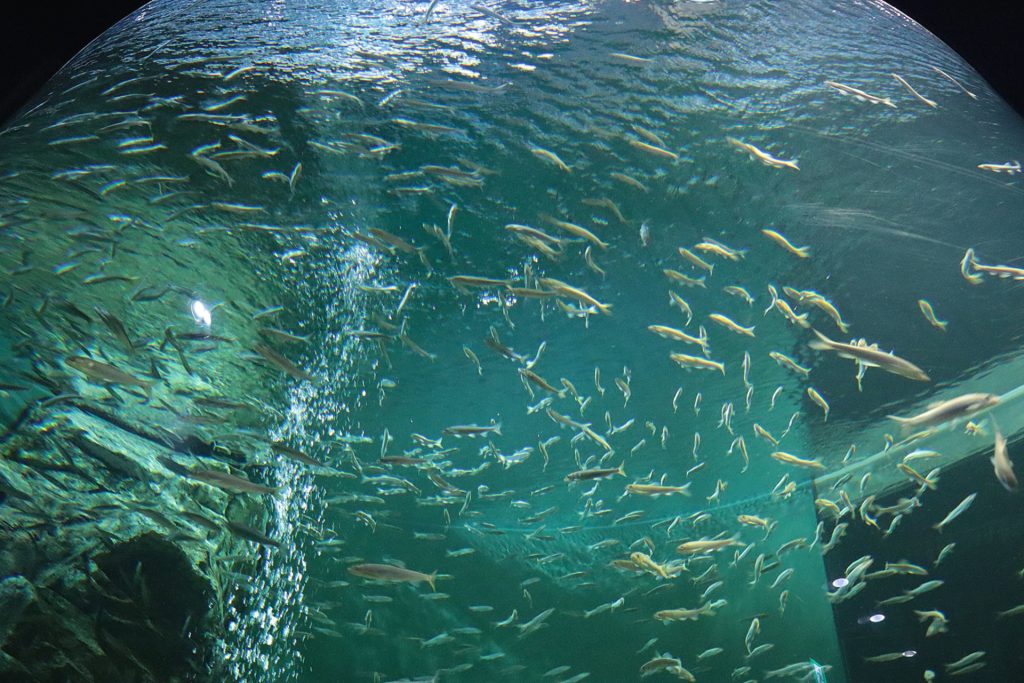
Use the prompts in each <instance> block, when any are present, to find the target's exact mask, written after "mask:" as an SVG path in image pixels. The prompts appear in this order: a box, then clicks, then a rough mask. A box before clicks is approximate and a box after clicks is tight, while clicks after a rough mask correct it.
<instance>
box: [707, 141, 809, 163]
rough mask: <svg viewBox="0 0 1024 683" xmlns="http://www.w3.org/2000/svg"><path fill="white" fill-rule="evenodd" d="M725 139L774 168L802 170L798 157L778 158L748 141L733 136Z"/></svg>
mask: <svg viewBox="0 0 1024 683" xmlns="http://www.w3.org/2000/svg"><path fill="white" fill-rule="evenodd" d="M725 141H726V142H728V143H729V144H730V145H732V146H733V147H737V148H739V149H740V150H742V151H744V152H746V153H747V154H749V155H750V156H751V158H753V159H757V160H758V161H760V162H761V163H763V164H765V165H766V166H771V167H772V168H791V169H793V170H794V171H799V170H800V166H799V165H798V164H797V160H796V159H792V160H789V161H786V160H784V159H778V158H776V157H773V156H772V155H771V154H769V153H768V152H765V151H763V150H760V149H758V148H757V147H755V146H754V145H752V144H750V143H748V142H743V141H742V140H737V139H736V138H733V137H726V138H725Z"/></svg>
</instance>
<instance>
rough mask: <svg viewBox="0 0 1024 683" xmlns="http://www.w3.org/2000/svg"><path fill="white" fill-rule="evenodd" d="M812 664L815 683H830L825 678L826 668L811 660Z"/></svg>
mask: <svg viewBox="0 0 1024 683" xmlns="http://www.w3.org/2000/svg"><path fill="white" fill-rule="evenodd" d="M809 661H810V664H811V673H812V674H814V683H828V680H827V679H826V678H825V667H823V666H822V665H821V664H818V663H817V662H816V661H814V660H813V659H811V660H809Z"/></svg>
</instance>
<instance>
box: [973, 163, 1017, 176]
mask: <svg viewBox="0 0 1024 683" xmlns="http://www.w3.org/2000/svg"><path fill="white" fill-rule="evenodd" d="M978 168H980V169H981V170H983V171H992V172H993V173H1006V174H1007V175H1013V174H1014V173H1020V172H1021V168H1020V162H1019V161H1008V162H1006V163H1005V164H978Z"/></svg>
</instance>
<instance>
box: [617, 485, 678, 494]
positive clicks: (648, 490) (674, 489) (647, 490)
mask: <svg viewBox="0 0 1024 683" xmlns="http://www.w3.org/2000/svg"><path fill="white" fill-rule="evenodd" d="M689 489H690V484H688V483H687V484H685V485H683V486H664V485H661V484H627V485H626V493H636V494H639V495H643V496H664V495H672V494H674V493H681V494H683V495H684V496H688V495H690V490H689Z"/></svg>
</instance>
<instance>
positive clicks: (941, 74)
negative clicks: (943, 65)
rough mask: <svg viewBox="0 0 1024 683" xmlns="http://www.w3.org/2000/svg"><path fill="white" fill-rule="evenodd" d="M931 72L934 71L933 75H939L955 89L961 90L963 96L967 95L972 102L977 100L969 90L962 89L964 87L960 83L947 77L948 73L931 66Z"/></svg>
mask: <svg viewBox="0 0 1024 683" xmlns="http://www.w3.org/2000/svg"><path fill="white" fill-rule="evenodd" d="M932 71H934V72H935V73H937V74H939V75H940V76H942V77H943V78H945V79H946V80H947V81H949V82H950V83H952V84H953V85H955V86H956V87H958V88H960V90H962V91H963V92H964V94H965V95H967V96H968V97H970V98H971V99H972V100H976V99H978V96H977V95H975V94H974V93H972V92H971V91H970V90H968V89H967V88H965V87H964V86H963V85H962V84H961V83H960V81H958V80H956V79H955V78H953V77H952V76H950V75H949V74H948V73H946V72H945V71H943V70H942V69H940V68H939V67H937V66H932Z"/></svg>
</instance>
